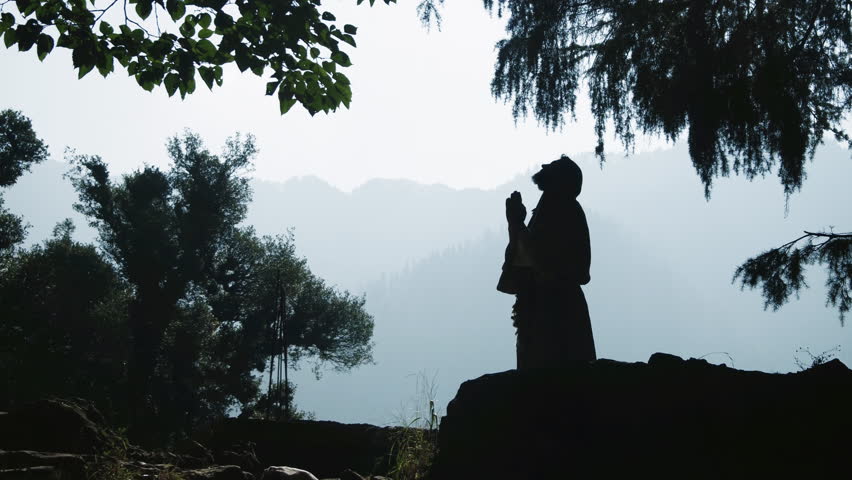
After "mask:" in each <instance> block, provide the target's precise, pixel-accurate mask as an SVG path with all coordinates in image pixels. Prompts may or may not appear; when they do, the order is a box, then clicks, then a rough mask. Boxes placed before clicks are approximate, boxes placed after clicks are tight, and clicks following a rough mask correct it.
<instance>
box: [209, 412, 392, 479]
mask: <svg viewBox="0 0 852 480" xmlns="http://www.w3.org/2000/svg"><path fill="white" fill-rule="evenodd" d="M397 430H398V429H395V428H388V427H377V426H375V425H367V424H345V423H337V422H327V421H306V420H303V421H292V422H273V421H266V420H253V419H240V418H231V419H226V420H224V421H222V422H220V423H218V424H217V425H216V427H215V428H214V431H213V432H212V434H211V436H210V437H209V438H206V439H204V440H203V443H204V444H205V445H207V446H208V447H210V448H211V449H213V450H214V451H216V452H220V451H221V452H222V454H217V455H216V456H217V459H219V458H230V457H228V456H227V455H223V454H224V452H226V451H227V450H228V449H229V448H230V447H228V446H229V445H232V444H234V443H241V444H248V443H250V444H251V445H252V446H253V447H252V448H253V451H254V452H256V453H257V458H258V459H259V461H260V463H261V464H262V465H263V466H264V467H268V466H275V465H289V466H292V467H298V468H302V469H305V470H307V471H309V472H312V473H313V474H314V475H316V476H317V477H319V478H341V472H343V471H345V470H346V469H352V470H354V471H356V472H360V473H361V474H364V475H367V474H373V475H386V474H387V472H388V468H389V465H390V460H391V459H390V457H389V453H390V452H391V451H392V450H393V441H394V440H393V438H394V435H393V434H394V432H395V431H397Z"/></svg>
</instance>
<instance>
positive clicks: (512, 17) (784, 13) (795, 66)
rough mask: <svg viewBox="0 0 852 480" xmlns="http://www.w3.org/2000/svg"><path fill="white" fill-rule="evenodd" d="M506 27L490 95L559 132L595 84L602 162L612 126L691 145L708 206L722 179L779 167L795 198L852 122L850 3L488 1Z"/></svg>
mask: <svg viewBox="0 0 852 480" xmlns="http://www.w3.org/2000/svg"><path fill="white" fill-rule="evenodd" d="M483 3H484V5H485V7H486V8H487V9H489V10H491V11H493V12H495V13H497V15H499V16H506V17H508V18H507V21H508V23H507V33H508V35H509V36H508V38H507V39H505V40H503V41H501V42H499V43H498V44H497V49H498V54H497V62H496V66H495V71H494V78H493V81H492V84H491V87H492V92H493V94H494V95H495V96H496V97H497V98H501V99H504V100H506V101H512V102H513V113H514V115H515V116H516V117H523V116H525V115H527V114H528V113H529V112H532V114H533V115H534V116H535V118H536V119H537V120H539V121H540V122H541V123H543V124H544V125H546V126H547V127H550V128H557V127H560V126H561V125H562V124H563V123H564V119H565V116H566V115H573V114H574V112H575V108H576V102H577V95H578V93H579V89H580V87H581V85H582V84H583V82H587V83H588V88H589V96H590V99H591V105H592V113H593V115H594V117H595V131H596V134H597V136H598V142H599V143H598V147H597V153H598V154H599V155H600V156H601V158H603V153H604V134H605V132H606V130H607V126H608V122H612V125H613V127H614V130H615V134H616V136H617V137H618V138H620V139H621V141H622V142H623V143H624V144H625V146H627V147H629V146H630V145H631V144H632V142H633V139H634V135H635V132H636V131H637V130H638V131H641V132H643V133H659V134H663V135H665V136H666V137H668V138H669V139H672V140H674V139H676V138H678V137H679V136H680V135H681V134H683V133H684V132H686V133H687V135H688V143H689V152H690V156H691V157H692V162H693V164H694V165H695V168H696V170H697V172H698V174H699V175H700V177H701V180H702V182H703V183H704V185H705V188H706V193H707V195H709V194H710V187H711V184H712V180H713V178H714V177H716V176H720V175H723V176H724V175H727V174H728V173H729V172H730V171H732V170H733V171H734V172H736V173H740V174H745V175H746V176H748V177H749V178H752V177H754V176H756V175H763V174H766V173H768V172H770V170H771V169H772V168H773V167H774V166H776V165H777V167H778V169H777V171H778V175H779V177H780V180H781V183H782V184H783V185H784V188H785V191H786V192H787V193H790V192H792V191H794V190H796V189H797V188H799V187H800V186H801V185H802V180H803V178H804V174H805V168H804V167H805V162H806V160H808V159H810V158H811V157H812V156H813V152H814V148H815V147H816V146H817V145H818V144H819V143H820V142H821V141H822V139H823V135H824V134H825V133H829V134H833V135H835V136H836V137H837V138H839V139H842V140H845V141H849V137H848V135H847V134H846V133H845V132H843V131H842V130H841V129H840V122H841V120H842V119H843V116H844V115H845V114H846V113H848V112H849V111H850V110H852V63H850V56H849V51H850V44H852V28H850V24H852V2H850V1H848V0H841V1H836V0H831V1H830V0H804V1H802V0H795V1H794V0H689V1H662V0H630V1H610V0H483Z"/></svg>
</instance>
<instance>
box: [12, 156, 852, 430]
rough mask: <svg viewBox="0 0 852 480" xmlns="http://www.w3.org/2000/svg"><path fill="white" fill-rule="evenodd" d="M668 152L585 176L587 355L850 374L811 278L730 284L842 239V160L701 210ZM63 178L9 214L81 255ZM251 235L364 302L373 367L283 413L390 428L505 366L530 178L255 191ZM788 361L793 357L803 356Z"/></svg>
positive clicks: (849, 356)
mask: <svg viewBox="0 0 852 480" xmlns="http://www.w3.org/2000/svg"><path fill="white" fill-rule="evenodd" d="M686 158H687V155H686V151H685V148H682V147H678V148H675V149H672V150H667V151H663V152H657V153H647V154H642V155H638V156H635V157H631V158H616V157H615V156H613V157H612V159H611V160H610V161H609V162H608V163H607V164H606V165H605V166H604V168H603V169H600V168H598V165H597V162H596V161H595V160H594V159H593V158H591V156H589V157H580V158H576V159H575V160H577V161H578V163H580V165H581V166H582V167H583V168H584V174H585V185H584V193H583V194H582V195H581V197H580V201H581V203H582V204H583V205H584V207H585V209H586V212H587V215H588V219H589V225H590V230H591V235H592V272H591V274H592V282H591V283H590V284H589V285H588V286H587V287H585V291H586V295H587V299H588V302H589V307H590V312H591V315H592V323H593V329H594V332H595V337H596V343H597V347H598V353H599V355H600V356H603V357H608V358H615V359H619V360H643V361H644V360H647V358H648V356H649V355H650V354H651V353H653V352H656V351H666V352H671V353H674V354H677V355H681V356H684V357H689V356H701V355H704V354H710V355H708V357H707V359H708V360H710V361H713V362H717V363H721V362H727V363H729V364H730V362H731V360H730V358H729V357H728V355H723V354H717V353H713V352H720V351H724V352H727V354H729V355H730V357H731V358H733V360H734V362H735V366H736V367H737V368H746V369H762V370H767V371H787V370H791V369H794V368H795V364H794V362H793V358H794V355H796V349H797V348H798V347H802V346H803V347H809V348H811V350H812V351H814V352H815V353H818V352H821V351H823V350H826V349H829V348H833V347H835V346H836V345H841V346H842V348H843V349H842V351H841V352H840V353H839V357H840V358H841V359H842V360H843V361H844V362H846V363H847V364H852V333H850V332H852V330H850V327H845V328H844V327H841V326H840V323H839V321H838V319H837V313H836V311H833V310H830V309H827V308H825V307H824V298H825V297H824V289H823V288H822V282H823V276H822V275H821V274H820V272H819V271H818V270H813V271H812V272H811V273H810V274H809V277H808V280H809V283H810V285H811V286H812V287H813V288H811V289H810V290H807V291H805V292H804V293H803V295H802V298H801V299H800V300H798V301H794V302H792V303H791V304H789V305H787V306H785V307H784V308H783V309H782V310H780V311H779V312H771V311H769V312H765V311H763V309H762V300H761V298H760V297H759V295H758V294H757V293H756V292H740V291H739V289H738V288H737V287H736V286H734V285H731V283H730V280H731V275H732V273H733V271H734V269H735V267H736V266H737V265H738V264H739V263H741V262H742V261H743V260H745V258H747V257H749V256H753V255H754V254H756V253H759V252H760V251H762V250H765V249H767V248H770V247H773V246H776V245H779V244H781V243H784V242H786V241H788V240H790V239H792V238H794V237H795V236H798V232H799V231H801V230H802V229H805V228H808V229H820V228H828V227H830V226H832V225H836V226H837V228H838V229H849V228H852V213H850V210H849V209H848V205H850V204H852V189H849V188H848V185H847V183H848V179H849V178H852V161H850V159H849V152H848V151H846V150H843V149H840V148H838V147H836V146H834V145H830V146H825V147H823V148H822V149H820V150H819V151H818V153H817V158H816V160H815V161H814V163H813V164H811V165H809V170H808V171H809V178H808V179H807V180H806V182H805V185H804V188H803V191H802V192H801V193H799V194H796V195H794V196H793V197H792V198H791V199H790V203H789V213H788V214H787V215H786V216H785V202H784V196H783V191H782V189H781V187H780V185H778V182H777V180H776V179H775V178H768V179H766V180H756V181H755V182H748V181H746V180H745V179H742V178H731V179H724V180H722V181H719V182H718V184H717V185H715V187H714V190H713V197H712V199H711V201H710V202H706V201H705V200H704V197H703V188H702V187H701V185H700V183H699V181H698V178H697V177H696V175H695V173H694V171H693V170H692V168H691V165H689V162H688V161H686ZM63 170H64V166H63V165H61V164H59V163H56V162H48V163H45V164H42V165H38V166H36V167H35V168H34V169H33V172H32V173H30V174H28V175H25V176H24V177H22V178H21V180H20V181H19V184H18V185H16V186H15V187H13V188H12V189H10V191H9V192H8V194H7V197H6V198H7V202H8V207H9V208H10V210H12V211H13V212H15V213H18V214H23V215H24V216H25V218H26V219H27V221H29V222H30V223H31V224H32V229H31V230H30V237H29V241H31V242H36V241H40V240H41V239H43V238H45V237H46V236H48V235H49V232H50V230H51V228H52V226H53V225H54V224H55V222H57V221H59V220H61V219H62V218H65V217H69V216H70V217H72V218H74V219H75V223H76V224H77V225H78V232H77V238H78V239H80V240H92V239H93V232H92V230H91V229H89V228H87V227H85V226H84V225H85V222H84V220H83V219H82V218H81V217H80V216H79V215H76V214H74V213H73V212H72V211H71V204H72V203H73V202H74V194H73V191H72V190H71V187H70V185H68V184H67V182H66V181H64V180H62V178H61V174H62V172H63ZM253 188H254V201H253V203H252V205H251V207H250V210H249V217H248V220H247V222H248V223H249V224H252V225H254V226H255V227H256V228H257V230H258V232H259V233H261V234H272V233H282V232H284V231H285V229H286V228H288V227H294V228H295V235H296V245H297V248H298V250H299V252H300V253H301V254H302V255H304V256H306V257H307V258H308V261H309V263H310V266H311V268H312V270H313V271H314V272H316V273H317V274H318V275H320V276H322V277H324V278H326V279H328V280H329V281H330V282H331V283H335V284H337V285H339V286H340V287H342V288H348V289H350V290H352V291H354V292H357V293H361V292H365V293H366V295H367V308H368V310H369V311H370V312H371V313H372V314H373V315H374V316H375V320H376V329H375V338H374V339H375V342H376V348H375V360H376V364H375V365H370V366H366V367H362V368H360V369H358V370H356V371H354V372H352V373H348V374H336V373H326V374H325V375H324V377H323V378H322V380H320V381H315V380H314V379H313V377H312V374H311V373H310V371H309V369H307V368H305V369H303V370H301V371H300V372H298V373H297V375H296V381H297V384H298V387H299V388H298V391H297V398H296V401H297V403H298V405H299V406H300V408H303V409H306V410H312V411H315V412H316V413H317V416H318V417H319V418H329V419H336V420H342V421H350V422H356V421H358V422H373V423H379V424H382V423H388V422H393V421H394V416H395V415H399V416H403V417H408V418H409V419H410V418H411V417H412V415H413V414H412V413H411V412H410V411H409V412H408V413H404V412H403V411H402V410H404V409H405V408H408V409H410V408H411V407H413V401H412V399H411V397H412V396H413V395H414V394H415V382H416V379H415V377H414V375H415V374H416V373H418V372H421V371H422V372H425V373H426V374H427V375H428V376H430V377H432V376H434V378H435V379H436V382H437V387H438V392H437V393H438V398H437V400H438V404H439V405H446V402H447V401H448V400H449V399H450V398H451V397H452V396H453V395H454V394H455V390H456V389H457V388H458V385H459V384H460V382H461V381H463V380H466V379H468V378H472V377H476V376H478V375H480V374H482V373H485V372H493V371H498V370H504V369H508V368H512V367H513V366H514V333H513V329H512V327H511V320H510V319H509V310H510V307H511V304H512V298H511V297H509V296H507V295H502V294H500V293H498V292H497V291H496V290H494V285H495V284H496V280H497V276H498V274H499V269H500V264H501V261H502V255H503V249H504V247H505V240H506V238H505V237H506V234H505V231H504V228H503V226H502V222H503V199H504V198H505V197H506V196H507V195H508V194H509V193H510V192H511V191H512V190H516V189H517V190H520V191H521V192H522V193H523V196H524V199H525V203H526V204H527V207H528V209H529V210H531V209H532V207H533V206H534V204H535V202H536V200H537V198H538V195H537V194H536V192H535V191H534V188H533V187H532V185H531V183H530V181H529V176H528V175H524V176H519V177H518V178H516V179H514V180H512V181H511V182H509V183H507V184H505V185H503V186H501V187H498V188H497V189H494V190H488V191H483V190H476V189H467V190H453V189H449V188H447V187H444V186H440V185H430V186H426V185H419V184H417V183H414V182H410V181H402V180H373V181H370V182H368V183H367V184H365V185H363V186H361V187H359V188H357V189H355V190H354V191H353V192H351V193H346V192H341V191H339V190H337V189H335V188H334V187H332V186H330V185H328V184H326V183H325V182H323V181H321V180H319V179H316V178H312V177H306V178H300V179H292V180H289V181H287V182H285V183H280V184H279V183H273V182H266V181H255V182H254V183H253ZM799 355H800V356H801V354H799Z"/></svg>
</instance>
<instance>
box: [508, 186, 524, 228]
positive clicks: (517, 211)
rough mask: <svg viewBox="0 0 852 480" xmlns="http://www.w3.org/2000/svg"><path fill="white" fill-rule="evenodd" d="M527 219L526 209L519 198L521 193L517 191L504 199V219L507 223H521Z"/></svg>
mask: <svg viewBox="0 0 852 480" xmlns="http://www.w3.org/2000/svg"><path fill="white" fill-rule="evenodd" d="M526 219H527V209H526V207H524V203H523V201H522V200H521V194H520V193H519V192H517V191H515V192H512V195H510V196H509V198H507V199H506V220H507V221H508V222H509V225H517V224H519V223H520V224H522V225H523V223H524V221H525V220H526Z"/></svg>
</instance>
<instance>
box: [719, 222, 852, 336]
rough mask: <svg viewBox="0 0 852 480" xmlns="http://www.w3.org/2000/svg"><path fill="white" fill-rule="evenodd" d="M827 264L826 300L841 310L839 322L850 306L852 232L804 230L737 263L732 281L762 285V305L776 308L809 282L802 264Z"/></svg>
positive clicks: (749, 284)
mask: <svg viewBox="0 0 852 480" xmlns="http://www.w3.org/2000/svg"><path fill="white" fill-rule="evenodd" d="M814 264H819V265H822V266H824V267H825V268H826V271H827V274H828V278H827V279H826V288H827V289H828V293H827V299H826V303H827V304H829V305H831V306H833V307H836V308H837V309H838V311H839V312H840V322H841V323H843V320H844V318H845V316H846V313H847V312H849V310H850V308H852V233H845V234H844V233H833V232H832V233H826V232H805V234H804V235H802V236H801V237H799V238H797V239H795V240H793V241H791V242H788V243H786V244H784V245H782V246H780V247H778V248H773V249H771V250H768V251H766V252H764V253H762V254H760V255H758V256H756V257H754V258H750V259H748V260H747V261H746V262H745V263H743V264H742V265H740V266H739V267H737V270H736V272H735V273H734V281H736V280H739V281H740V286H741V287H742V288H745V287H749V288H757V287H761V290H762V293H763V298H764V300H765V306H766V307H767V308H768V307H772V309H774V310H777V309H779V308H780V307H781V306H782V305H784V304H785V303H787V301H788V300H789V299H790V297H791V296H793V295H796V294H798V292H799V290H801V289H802V288H805V287H807V286H808V284H807V282H806V281H805V268H806V267H807V266H808V265H814Z"/></svg>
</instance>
